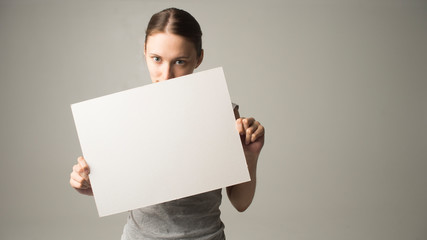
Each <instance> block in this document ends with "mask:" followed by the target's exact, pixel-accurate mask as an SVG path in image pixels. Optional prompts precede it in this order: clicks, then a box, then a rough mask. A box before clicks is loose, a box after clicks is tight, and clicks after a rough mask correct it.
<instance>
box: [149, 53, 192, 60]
mask: <svg viewBox="0 0 427 240" xmlns="http://www.w3.org/2000/svg"><path fill="white" fill-rule="evenodd" d="M148 54H149V55H152V56H157V57H161V56H160V55H159V54H157V53H148ZM184 58H185V59H188V58H190V57H189V56H185V55H183V56H179V57H176V58H175V59H184Z"/></svg>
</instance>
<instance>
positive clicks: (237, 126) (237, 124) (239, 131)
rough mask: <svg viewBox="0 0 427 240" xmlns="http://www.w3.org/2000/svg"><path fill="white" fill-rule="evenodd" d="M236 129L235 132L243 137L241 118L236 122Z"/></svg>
mask: <svg viewBox="0 0 427 240" xmlns="http://www.w3.org/2000/svg"><path fill="white" fill-rule="evenodd" d="M236 129H237V132H238V133H239V134H240V135H243V134H244V133H245V130H244V128H243V122H242V119H241V118H238V119H237V120H236Z"/></svg>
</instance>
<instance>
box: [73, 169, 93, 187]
mask: <svg viewBox="0 0 427 240" xmlns="http://www.w3.org/2000/svg"><path fill="white" fill-rule="evenodd" d="M70 178H71V179H72V180H74V181H75V182H77V183H80V184H81V185H82V186H84V187H86V188H89V187H90V184H89V182H88V181H87V179H85V178H84V177H82V176H80V175H79V174H78V173H76V172H72V173H71V174H70Z"/></svg>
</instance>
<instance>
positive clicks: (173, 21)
mask: <svg viewBox="0 0 427 240" xmlns="http://www.w3.org/2000/svg"><path fill="white" fill-rule="evenodd" d="M156 33H172V34H176V35H179V36H182V37H185V38H187V39H188V40H189V41H191V42H192V43H193V44H194V47H195V48H196V52H197V57H200V55H201V53H202V29H201V28H200V25H199V23H198V22H197V20H196V19H195V18H194V17H193V16H192V15H191V14H190V13H188V12H186V11H184V10H182V9H177V8H167V9H164V10H162V11H160V12H158V13H156V14H154V15H153V16H152V17H151V19H150V22H148V26H147V29H146V30H145V44H147V38H148V37H149V36H150V35H153V34H156Z"/></svg>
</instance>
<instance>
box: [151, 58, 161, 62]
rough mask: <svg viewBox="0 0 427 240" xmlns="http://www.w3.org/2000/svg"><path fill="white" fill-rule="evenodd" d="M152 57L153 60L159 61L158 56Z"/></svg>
mask: <svg viewBox="0 0 427 240" xmlns="http://www.w3.org/2000/svg"><path fill="white" fill-rule="evenodd" d="M152 59H153V60H154V61H155V62H160V60H161V59H160V57H152Z"/></svg>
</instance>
